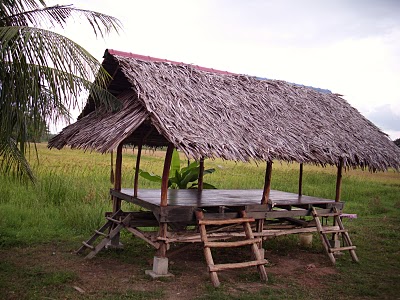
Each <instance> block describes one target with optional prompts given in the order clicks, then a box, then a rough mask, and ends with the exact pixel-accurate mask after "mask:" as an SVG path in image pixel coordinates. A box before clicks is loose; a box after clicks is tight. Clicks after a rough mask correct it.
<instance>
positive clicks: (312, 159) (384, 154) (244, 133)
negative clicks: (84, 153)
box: [49, 50, 400, 171]
mask: <svg viewBox="0 0 400 300" xmlns="http://www.w3.org/2000/svg"><path fill="white" fill-rule="evenodd" d="M112 53H113V52H112V50H111V51H109V52H106V56H105V57H106V58H105V60H104V62H103V64H104V65H105V66H106V67H108V68H110V66H113V68H114V69H115V70H116V69H117V68H118V69H119V70H120V71H121V72H122V75H123V76H117V75H116V76H114V80H113V82H111V84H110V87H114V88H115V87H117V86H119V87H124V88H122V90H121V92H122V93H121V94H120V99H121V101H122V102H123V107H122V109H121V110H119V111H117V112H110V111H105V110H102V108H99V109H97V110H94V111H93V112H91V113H90V114H88V115H86V116H84V117H83V118H81V119H80V120H79V121H77V122H76V123H75V124H72V125H70V126H68V127H66V128H65V129H64V130H63V131H62V132H61V133H60V134H59V135H58V136H56V137H55V138H53V139H52V140H51V141H50V143H49V146H50V147H56V148H61V147H63V146H64V145H70V146H72V147H77V148H84V149H87V148H91V149H95V150H98V151H101V152H105V151H110V150H112V149H114V148H116V146H117V145H118V144H119V143H120V142H123V141H124V142H125V143H128V142H131V143H134V144H136V143H137V142H138V141H139V140H140V139H141V141H142V142H144V143H145V144H148V145H149V146H162V145H166V144H167V143H168V142H172V143H173V144H174V145H175V146H176V147H177V148H178V149H180V150H182V151H183V152H184V153H185V154H186V155H187V156H189V157H194V158H196V159H199V158H201V157H207V158H215V157H221V158H223V159H228V160H240V161H249V160H252V159H254V160H263V161H270V160H273V159H278V160H283V161H289V162H291V161H297V162H302V163H316V164H320V165H327V164H329V165H337V164H338V162H339V158H340V157H341V158H343V161H344V165H345V166H346V167H362V168H369V169H370V170H374V171H375V170H386V169H387V168H389V167H393V168H395V169H397V170H399V169H400V150H399V149H398V147H396V146H395V144H394V143H393V142H392V141H391V140H390V139H389V138H388V136H387V135H386V134H384V133H383V132H382V131H381V130H380V129H379V128H377V127H376V126H375V125H374V124H372V123H371V122H370V121H368V120H367V119H366V118H364V117H363V116H362V115H361V114H360V113H359V112H358V111H357V110H356V109H355V108H353V107H352V106H351V105H349V104H348V103H347V102H346V101H345V100H344V99H342V98H341V97H340V96H339V95H336V94H323V93H320V92H318V91H315V90H314V89H312V88H308V87H302V86H297V85H293V84H290V83H287V82H285V81H279V80H260V79H257V78H255V77H251V76H245V75H238V74H223V73H221V72H207V71H204V69H199V68H198V67H196V66H191V65H186V64H177V63H171V62H168V61H154V60H152V59H147V60H145V59H138V58H137V57H135V56H134V55H132V54H128V53H126V54H125V55H124V53H122V52H117V54H114V55H113V54H112ZM116 78H118V80H117V79H116ZM127 86H128V88H126V87H127ZM114 92H115V91H114ZM146 124H147V125H146ZM146 126H147V127H146ZM150 132H152V134H150ZM154 134H156V135H154ZM150 135H151V136H152V137H151V138H149V140H148V141H146V136H150ZM157 141H158V142H157Z"/></svg>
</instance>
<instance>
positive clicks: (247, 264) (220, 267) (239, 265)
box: [208, 259, 268, 272]
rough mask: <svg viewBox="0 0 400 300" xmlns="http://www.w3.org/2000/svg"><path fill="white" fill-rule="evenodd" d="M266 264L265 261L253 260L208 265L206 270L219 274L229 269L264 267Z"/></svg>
mask: <svg viewBox="0 0 400 300" xmlns="http://www.w3.org/2000/svg"><path fill="white" fill-rule="evenodd" d="M266 263H268V261H267V260H265V259H261V260H253V261H245V262H239V263H230V264H218V265H209V266H208V268H209V270H210V272H219V271H224V270H231V269H241V268H247V267H255V266H264V265H265V264H266Z"/></svg>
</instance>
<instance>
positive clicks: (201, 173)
mask: <svg viewBox="0 0 400 300" xmlns="http://www.w3.org/2000/svg"><path fill="white" fill-rule="evenodd" d="M203 177H204V158H200V169H199V179H198V184H197V189H198V190H199V191H202V190H203Z"/></svg>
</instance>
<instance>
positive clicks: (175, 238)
mask: <svg viewBox="0 0 400 300" xmlns="http://www.w3.org/2000/svg"><path fill="white" fill-rule="evenodd" d="M323 228H324V230H325V229H327V230H328V229H329V230H336V229H338V228H339V227H338V226H323ZM317 231H318V229H317V228H316V227H306V228H294V229H267V230H264V231H263V232H254V233H253V235H254V236H255V237H278V236H283V235H289V234H298V233H309V232H317ZM207 236H208V241H212V240H227V239H232V238H239V237H245V236H246V235H245V233H244V232H238V231H234V232H231V231H228V232H225V231H222V232H215V233H207ZM165 240H166V241H168V242H169V243H198V242H201V236H200V234H199V233H196V232H192V233H190V232H186V233H179V235H171V237H168V238H166V239H165Z"/></svg>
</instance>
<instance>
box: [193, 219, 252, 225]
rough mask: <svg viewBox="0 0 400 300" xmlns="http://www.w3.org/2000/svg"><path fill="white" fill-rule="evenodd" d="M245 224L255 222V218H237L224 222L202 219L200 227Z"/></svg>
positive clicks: (224, 220)
mask: <svg viewBox="0 0 400 300" xmlns="http://www.w3.org/2000/svg"><path fill="white" fill-rule="evenodd" d="M245 222H255V219H254V218H236V219H223V220H211V219H201V220H199V225H229V224H241V223H245Z"/></svg>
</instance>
